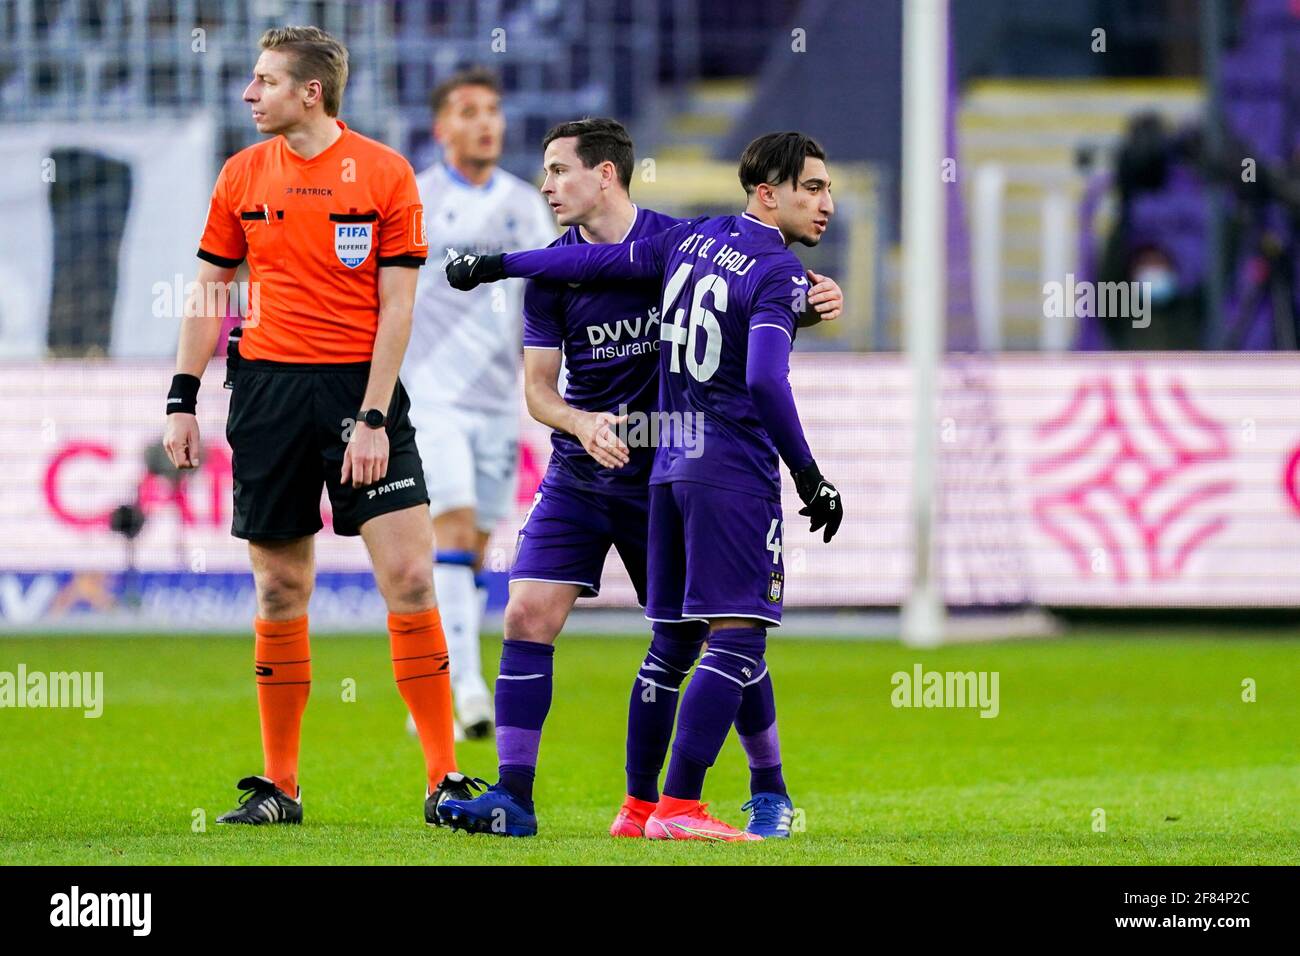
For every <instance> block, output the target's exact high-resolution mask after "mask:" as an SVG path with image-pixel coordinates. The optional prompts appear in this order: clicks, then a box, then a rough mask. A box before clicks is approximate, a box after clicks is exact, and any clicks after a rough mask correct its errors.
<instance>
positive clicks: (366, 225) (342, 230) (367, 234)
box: [334, 222, 375, 269]
mask: <svg viewBox="0 0 1300 956" xmlns="http://www.w3.org/2000/svg"><path fill="white" fill-rule="evenodd" d="M374 229H375V224H374V223H373V222H336V223H334V254H335V255H336V256H338V257H339V262H341V263H343V264H344V265H345V266H347V267H348V268H349V269H355V268H356V267H357V266H359V265H361V263H363V262H365V261H366V259H367V258H368V257H369V256H370V241H371V238H372V237H373V236H374Z"/></svg>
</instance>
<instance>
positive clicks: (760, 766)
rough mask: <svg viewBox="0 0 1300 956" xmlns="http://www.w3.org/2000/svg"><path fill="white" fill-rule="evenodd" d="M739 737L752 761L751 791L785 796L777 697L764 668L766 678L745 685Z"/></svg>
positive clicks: (742, 696) (737, 715) (737, 731)
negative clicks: (778, 731)
mask: <svg viewBox="0 0 1300 956" xmlns="http://www.w3.org/2000/svg"><path fill="white" fill-rule="evenodd" d="M736 735H737V736H738V737H739V738H740V745H741V746H742V747H744V748H745V756H746V757H747V758H748V759H749V792H750V793H751V794H754V793H780V794H785V793H786V789H785V778H784V777H782V776H781V741H780V739H779V738H778V737H777V734H776V697H775V696H774V695H773V693H772V675H771V674H770V673H768V670H767V665H766V663H764V665H763V675H762V676H761V677H760V678H759V679H758V680H756V681H750V683H748V684H747V685H746V686H745V692H744V693H743V694H742V695H741V698H740V709H739V710H738V711H736Z"/></svg>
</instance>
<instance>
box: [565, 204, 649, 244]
mask: <svg viewBox="0 0 1300 956" xmlns="http://www.w3.org/2000/svg"><path fill="white" fill-rule="evenodd" d="M640 218H641V207H640V206H638V205H637V204H636V203H632V224H631V225H630V226H628V227H627V232H625V233H623V238H622V239H619V240H617V241H615V242H613V243H612V245H615V246H617V245H619V244H621V243H624V242H627V237H628V236H630V235H632V230H633V229H635V228H636V221H637V220H638V219H640ZM578 238H579V239H581V240H582V241H583V242H585V243H587V245H591V244H592V243H591V241H590V240H588V239H587V237H586V236H584V235H583V234H582V227H581V226H579V227H578Z"/></svg>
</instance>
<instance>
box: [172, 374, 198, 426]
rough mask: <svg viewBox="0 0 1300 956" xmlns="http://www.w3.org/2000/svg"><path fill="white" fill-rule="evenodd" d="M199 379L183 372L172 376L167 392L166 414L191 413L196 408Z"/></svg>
mask: <svg viewBox="0 0 1300 956" xmlns="http://www.w3.org/2000/svg"><path fill="white" fill-rule="evenodd" d="M198 402H199V380H198V378H197V377H196V376H194V375H186V374H185V373H184V372H181V373H179V374H176V375H173V376H172V389H171V391H170V392H168V393H167V414H168V415H171V414H174V413H175V412H184V413H185V414H186V415H193V414H194V412H195V409H197V408H198Z"/></svg>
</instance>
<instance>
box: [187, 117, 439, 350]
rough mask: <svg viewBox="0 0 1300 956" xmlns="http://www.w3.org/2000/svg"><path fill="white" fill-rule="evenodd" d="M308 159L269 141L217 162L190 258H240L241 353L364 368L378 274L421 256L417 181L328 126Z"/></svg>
mask: <svg viewBox="0 0 1300 956" xmlns="http://www.w3.org/2000/svg"><path fill="white" fill-rule="evenodd" d="M336 122H338V124H339V127H340V129H342V130H343V134H342V135H341V136H340V137H339V138H338V139H337V140H335V142H334V143H333V144H332V145H331V146H330V147H329V148H328V149H326V150H325V151H324V152H322V153H320V154H319V155H317V156H314V157H313V158H311V159H303V158H302V157H301V156H298V155H297V154H296V153H294V152H293V151H292V150H291V149H289V146H288V144H287V143H286V142H285V139H284V137H283V136H276V137H274V138H272V139H270V140H267V141H266V142H263V143H258V144H257V145H255V146H250V147H248V148H247V149H244V150H240V151H239V152H238V153H236V154H235V155H234V156H232V157H230V159H228V160H227V161H226V164H225V165H224V166H223V167H222V168H221V174H220V175H219V176H218V177H217V185H216V188H215V189H213V191H212V204H211V206H210V207H209V209H208V222H207V226H206V228H205V229H204V230H203V239H202V241H201V242H200V243H199V258H200V259H206V260H207V261H208V262H212V263H215V264H216V265H219V266H227V267H232V266H237V265H239V263H240V262H242V261H243V260H244V259H245V258H247V259H248V268H249V272H250V279H251V281H252V282H254V283H256V284H257V285H256V289H257V295H256V297H253V296H251V295H250V301H253V302H255V304H254V305H253V307H252V308H251V309H250V312H249V316H248V321H247V322H246V323H245V327H244V334H243V338H242V339H241V340H240V346H239V354H240V355H242V356H243V357H244V358H249V359H271V360H273V361H277V362H320V363H338V362H368V361H370V359H371V356H372V354H373V352H374V344H375V329H376V328H377V327H378V324H379V269H380V267H382V266H419V265H422V264H423V263H424V260H425V258H426V256H427V254H428V242H427V240H426V239H425V231H424V207H423V206H421V205H420V193H419V190H418V189H417V188H416V185H415V173H414V171H413V170H412V169H411V164H410V163H408V162H407V161H406V160H405V159H404V158H403V157H402V155H401V154H400V153H398V152H396V151H395V150H392V149H389V148H388V147H387V146H385V145H384V144H382V143H377V142H375V141H374V140H372V139H368V138H366V137H365V136H362V135H361V134H360V133H356V132H353V131H352V130H350V129H348V128H347V126H346V125H345V124H344V123H343V122H342V121H337V120H336Z"/></svg>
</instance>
